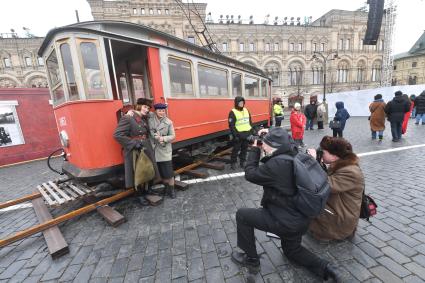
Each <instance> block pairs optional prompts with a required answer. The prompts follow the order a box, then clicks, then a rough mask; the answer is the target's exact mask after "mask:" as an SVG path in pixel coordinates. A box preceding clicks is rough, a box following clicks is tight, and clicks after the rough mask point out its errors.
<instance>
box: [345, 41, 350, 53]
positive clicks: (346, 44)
mask: <svg viewBox="0 0 425 283" xmlns="http://www.w3.org/2000/svg"><path fill="white" fill-rule="evenodd" d="M345 50H350V40H349V39H346V40H345Z"/></svg>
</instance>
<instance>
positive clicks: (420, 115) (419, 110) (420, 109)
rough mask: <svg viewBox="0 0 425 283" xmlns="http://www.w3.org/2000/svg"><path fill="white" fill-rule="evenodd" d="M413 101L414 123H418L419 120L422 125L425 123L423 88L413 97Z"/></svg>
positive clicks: (424, 92) (424, 94)
mask: <svg viewBox="0 0 425 283" xmlns="http://www.w3.org/2000/svg"><path fill="white" fill-rule="evenodd" d="M414 103H415V108H416V121H415V124H416V125H419V122H422V125H425V90H424V91H423V92H422V93H421V94H420V95H419V96H418V97H416V98H415V100H414Z"/></svg>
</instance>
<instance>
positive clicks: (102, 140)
mask: <svg viewBox="0 0 425 283" xmlns="http://www.w3.org/2000/svg"><path fill="white" fill-rule="evenodd" d="M39 55H40V56H42V57H43V58H44V60H45V66H46V70H47V74H48V79H49V89H50V93H51V97H52V103H53V109H54V114H55V118H56V123H57V127H58V131H59V136H60V140H61V143H62V146H63V149H64V152H65V155H66V160H65V161H64V163H63V166H62V170H63V172H65V173H66V174H67V175H68V176H70V177H72V178H76V179H79V180H82V181H85V182H91V181H101V180H102V179H105V178H107V177H108V176H111V175H114V174H116V172H117V171H119V170H122V164H123V156H122V152H121V147H120V145H119V144H118V143H117V142H116V141H115V140H114V138H113V132H114V130H115V128H116V126H117V123H118V120H119V118H120V116H121V115H122V113H125V111H126V110H127V109H128V108H129V107H131V105H132V104H133V103H134V102H135V101H136V100H137V99H138V98H140V97H145V98H150V99H153V101H154V102H155V103H156V102H163V103H167V104H168V105H169V107H168V116H169V117H170V118H171V120H173V122H174V127H175V131H176V140H175V141H174V143H173V150H177V149H180V148H183V147H187V146H191V145H193V144H196V143H200V142H203V141H207V140H211V139H214V138H217V137H219V136H223V135H227V134H228V121H227V117H228V113H229V111H230V109H232V108H233V100H234V97H236V96H243V97H244V98H245V99H246V101H247V107H248V108H249V110H250V112H251V116H252V120H253V122H254V124H256V125H259V124H263V125H266V124H267V123H268V121H269V119H270V109H271V105H270V104H271V100H270V99H271V98H270V97H271V95H270V93H271V83H270V79H269V78H267V76H265V74H264V73H263V72H262V71H261V70H260V69H257V68H255V67H253V66H250V65H248V64H244V63H241V62H239V61H237V60H234V59H232V58H228V57H226V56H223V55H221V54H217V53H214V52H211V51H209V50H207V49H206V48H203V47H200V46H197V45H194V44H191V43H189V42H187V41H185V40H182V39H179V38H176V37H174V36H171V35H169V34H166V33H163V32H160V31H157V30H154V29H151V28H149V27H146V26H142V25H138V24H133V23H128V22H120V21H92V22H83V23H77V24H72V25H69V26H65V27H60V28H55V29H53V30H51V31H50V32H49V33H48V34H47V36H46V37H45V40H44V42H43V43H42V45H41V47H40V50H39Z"/></svg>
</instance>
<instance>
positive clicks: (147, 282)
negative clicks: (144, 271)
mask: <svg viewBox="0 0 425 283" xmlns="http://www.w3.org/2000/svg"><path fill="white" fill-rule="evenodd" d="M154 282H155V276H149V277H143V278H140V279H139V283H154Z"/></svg>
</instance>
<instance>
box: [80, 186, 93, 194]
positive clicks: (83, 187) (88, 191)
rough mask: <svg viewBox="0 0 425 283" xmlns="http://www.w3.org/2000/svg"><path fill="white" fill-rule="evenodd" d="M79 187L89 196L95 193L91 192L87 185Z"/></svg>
mask: <svg viewBox="0 0 425 283" xmlns="http://www.w3.org/2000/svg"><path fill="white" fill-rule="evenodd" d="M78 185H79V186H80V188H81V189H82V190H84V191H85V192H86V193H87V194H91V193H93V191H92V190H90V188H88V187H87V186H86V185H85V184H78Z"/></svg>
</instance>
